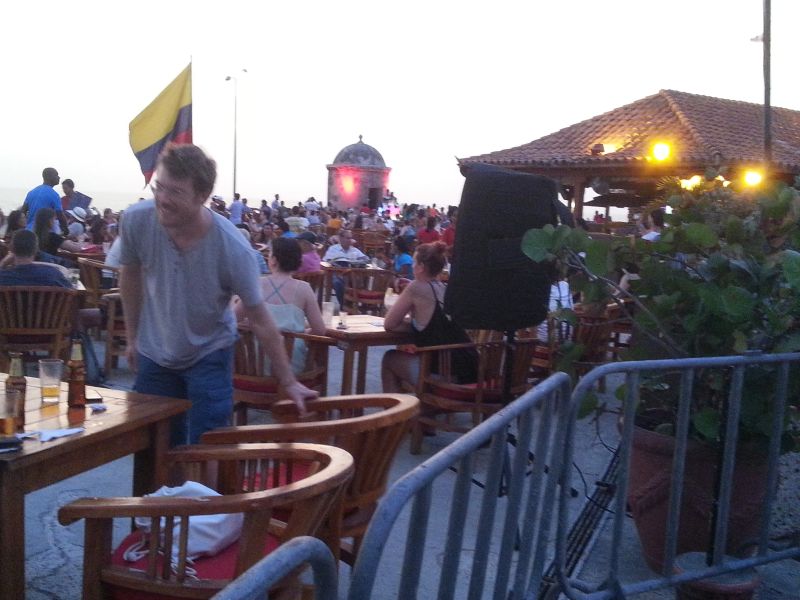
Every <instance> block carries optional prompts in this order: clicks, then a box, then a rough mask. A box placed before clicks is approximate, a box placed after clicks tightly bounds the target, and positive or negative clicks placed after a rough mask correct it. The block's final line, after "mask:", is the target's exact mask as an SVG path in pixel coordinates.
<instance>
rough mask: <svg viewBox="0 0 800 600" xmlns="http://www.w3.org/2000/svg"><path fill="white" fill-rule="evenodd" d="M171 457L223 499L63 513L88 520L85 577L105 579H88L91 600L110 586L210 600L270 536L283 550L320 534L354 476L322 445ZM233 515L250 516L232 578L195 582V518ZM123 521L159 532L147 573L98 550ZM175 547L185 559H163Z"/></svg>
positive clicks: (99, 501)
mask: <svg viewBox="0 0 800 600" xmlns="http://www.w3.org/2000/svg"><path fill="white" fill-rule="evenodd" d="M167 460H168V462H169V463H170V464H171V465H172V466H173V468H176V469H179V470H180V472H181V475H182V476H183V477H185V480H187V481H197V482H199V483H203V484H204V485H207V486H208V487H210V488H212V489H214V490H216V491H218V492H219V493H220V494H222V495H221V496H209V497H203V501H202V502H199V501H198V499H197V498H181V497H160V498H85V499H81V500H78V501H75V502H72V503H70V504H68V505H66V506H64V507H63V508H61V510H60V511H59V520H60V521H61V523H63V524H68V523H72V522H74V521H77V520H79V519H86V520H87V526H86V544H85V549H86V550H85V551H86V555H85V557H84V563H85V564H84V578H86V577H92V576H94V577H96V578H98V580H97V581H96V582H94V584H92V582H87V581H84V598H86V597H91V598H94V597H97V598H100V597H108V595H107V591H108V590H107V589H106V588H107V587H108V586H109V585H112V586H113V587H116V588H124V589H129V590H138V591H147V592H151V593H155V594H164V595H165V596H169V597H172V596H176V597H177V596H180V597H192V598H209V597H211V596H212V595H213V594H214V593H215V592H216V591H218V590H219V589H221V588H222V587H224V585H225V584H226V583H227V582H228V581H230V579H233V578H234V577H236V576H238V575H239V574H241V573H242V572H244V571H245V570H247V569H248V568H250V567H251V566H252V565H254V564H255V563H256V562H258V560H260V559H261V558H262V557H263V556H264V554H265V546H266V545H267V540H268V539H269V538H272V540H273V542H275V543H277V544H278V545H280V544H282V543H283V542H285V541H288V540H289V539H291V538H293V537H296V536H299V535H314V534H315V533H316V532H317V530H318V529H319V527H320V526H321V525H322V523H323V522H324V521H325V519H326V518H327V516H328V514H329V513H330V512H331V510H332V509H334V508H335V507H336V506H337V503H338V499H339V498H340V496H341V493H342V491H343V489H344V486H345V484H346V483H347V482H348V481H349V479H350V478H351V477H352V474H353V458H352V456H350V455H349V454H348V453H347V452H345V451H343V450H341V449H339V448H334V447H331V446H322V445H317V444H248V445H246V446H187V447H184V448H181V449H178V450H175V451H172V452H170V453H169V454H168V456H167ZM243 490H245V491H243ZM232 513H242V514H243V517H244V521H243V526H242V533H241V537H240V538H239V540H238V548H237V553H236V563H235V569H234V572H233V573H232V577H230V579H215V580H205V579H204V580H199V581H198V580H195V579H193V578H192V577H191V576H190V575H189V574H188V573H187V561H186V557H187V542H188V535H183V534H184V531H188V529H187V525H188V524H189V523H190V522H191V517H192V516H197V515H217V514H232ZM120 517H123V518H124V517H128V518H130V517H142V518H146V519H148V520H149V523H150V531H151V532H152V533H151V535H150V536H149V548H150V552H149V553H148V556H147V559H146V561H147V564H146V567H145V568H144V569H133V568H125V567H124V566H120V565H111V564H109V561H110V560H111V556H110V553H109V552H93V553H92V552H90V549H91V548H92V547H95V546H96V545H98V544H99V547H105V548H110V547H111V533H112V527H111V520H112V519H113V518H120ZM276 518H277V519H278V520H276ZM178 523H180V529H181V532H180V533H181V535H177V536H173V534H172V526H173V524H175V525H177V524H178ZM161 531H163V532H164V535H163V536H162V535H159V533H160V532H161ZM176 538H177V539H176ZM173 542H175V543H176V544H177V549H178V555H177V556H178V559H177V561H176V564H174V565H172V566H171V565H170V564H169V562H170V561H165V560H163V556H170V554H171V553H172V548H173ZM273 545H274V544H273ZM209 560H213V559H209ZM87 562H89V563H90V564H88V565H87V564H86V563H87ZM98 563H99V564H98ZM87 583H89V585H88V586H87ZM189 590H191V591H189Z"/></svg>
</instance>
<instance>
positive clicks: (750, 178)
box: [744, 171, 764, 186]
mask: <svg viewBox="0 0 800 600" xmlns="http://www.w3.org/2000/svg"><path fill="white" fill-rule="evenodd" d="M762 179H764V177H763V176H762V175H761V173H759V172H758V171H747V172H746V173H745V174H744V182H745V183H746V184H747V185H750V186H755V185H758V184H759V183H761V180H762Z"/></svg>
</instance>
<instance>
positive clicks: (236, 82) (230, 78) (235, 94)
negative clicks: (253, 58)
mask: <svg viewBox="0 0 800 600" xmlns="http://www.w3.org/2000/svg"><path fill="white" fill-rule="evenodd" d="M242 73H247V69H242ZM225 81H233V194H234V195H235V194H236V152H237V149H238V141H237V133H238V125H237V119H238V115H237V113H238V104H239V80H238V79H237V78H236V77H235V76H234V75H228V76H226V77H225ZM233 197H234V196H231V198H233Z"/></svg>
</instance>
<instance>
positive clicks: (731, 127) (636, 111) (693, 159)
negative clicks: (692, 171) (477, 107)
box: [459, 90, 800, 171]
mask: <svg viewBox="0 0 800 600" xmlns="http://www.w3.org/2000/svg"><path fill="white" fill-rule="evenodd" d="M763 122H764V109H763V106H762V105H760V104H752V103H748V102H739V101H736V100H725V99H722V98H713V97H711V96H701V95H698V94H689V93H686V92H678V91H674V90H661V91H660V92H658V93H657V94H654V95H652V96H648V97H646V98H643V99H641V100H637V101H636V102H633V103H631V104H628V105H625V106H622V107H619V108H616V109H614V110H612V111H609V112H607V113H604V114H601V115H598V116H596V117H593V118H591V119H588V120H586V121H583V122H581V123H576V124H575V125H570V126H569V127H566V128H564V129H561V130H560V131H556V132H555V133H551V134H550V135H546V136H544V137H542V138H539V139H538V140H534V141H532V142H530V143H528V144H525V145H523V146H517V147H516V148H509V149H507V150H499V151H496V152H490V153H488V154H482V155H479V156H471V157H469V158H462V159H459V162H460V163H462V164H464V163H471V162H485V163H491V164H498V165H506V166H523V165H531V166H578V165H581V166H589V165H592V164H594V165H597V166H600V165H606V166H611V165H613V164H627V163H631V162H638V161H646V160H647V157H648V156H649V155H650V153H651V151H652V145H653V144H654V143H655V142H656V141H667V142H669V143H670V145H671V149H672V160H673V161H674V162H676V163H694V164H697V163H700V164H713V163H714V159H715V155H717V154H718V159H719V160H720V164H726V163H735V162H751V161H754V162H758V161H761V160H762V159H763ZM772 136H773V160H774V162H775V163H776V165H782V166H783V167H786V168H789V169H790V170H795V171H800V111H795V110H789V109H785V108H776V107H773V109H772ZM595 144H605V145H606V147H607V146H608V145H609V144H614V145H616V147H617V149H616V151H615V152H613V153H608V152H607V153H606V154H604V155H598V156H593V155H592V153H591V149H592V146H594V145H595Z"/></svg>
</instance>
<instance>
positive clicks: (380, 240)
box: [361, 231, 388, 257]
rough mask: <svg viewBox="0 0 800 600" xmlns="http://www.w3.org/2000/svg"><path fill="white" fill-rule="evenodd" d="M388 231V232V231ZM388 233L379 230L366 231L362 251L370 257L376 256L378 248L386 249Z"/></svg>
mask: <svg viewBox="0 0 800 600" xmlns="http://www.w3.org/2000/svg"><path fill="white" fill-rule="evenodd" d="M387 233H388V232H387ZM387 239H388V236H387V235H384V234H382V233H379V232H377V231H367V232H365V233H364V243H363V247H362V248H361V251H362V252H363V253H364V254H366V255H367V256H369V257H373V256H375V254H376V253H377V252H378V250H384V251H386V250H387V248H386V241H387Z"/></svg>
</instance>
